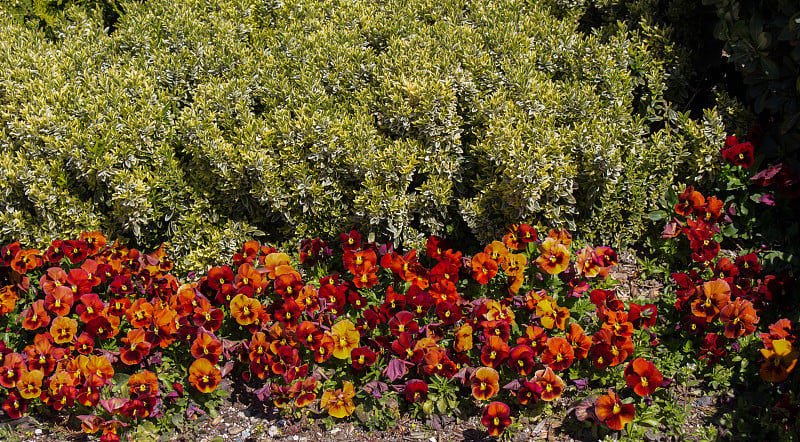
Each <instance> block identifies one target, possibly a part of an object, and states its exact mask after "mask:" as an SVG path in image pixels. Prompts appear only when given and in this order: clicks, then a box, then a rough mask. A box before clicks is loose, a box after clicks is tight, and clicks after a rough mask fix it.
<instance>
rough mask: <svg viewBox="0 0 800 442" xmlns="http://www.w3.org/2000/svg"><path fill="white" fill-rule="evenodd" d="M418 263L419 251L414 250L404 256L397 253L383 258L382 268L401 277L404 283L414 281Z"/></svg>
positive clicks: (388, 254)
mask: <svg viewBox="0 0 800 442" xmlns="http://www.w3.org/2000/svg"><path fill="white" fill-rule="evenodd" d="M416 263H417V251H416V250H412V251H410V252H408V253H406V254H405V255H403V256H400V255H398V254H397V253H396V252H391V253H387V254H385V255H383V257H381V266H382V267H383V268H385V269H389V270H391V271H392V273H394V274H395V275H397V276H398V277H400V279H402V280H403V281H411V280H412V279H414V276H415V273H414V271H413V270H414V268H415V264H416Z"/></svg>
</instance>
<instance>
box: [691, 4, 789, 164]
mask: <svg viewBox="0 0 800 442" xmlns="http://www.w3.org/2000/svg"><path fill="white" fill-rule="evenodd" d="M703 3H705V4H708V5H710V6H712V7H714V8H715V11H716V13H717V16H718V18H719V22H718V24H717V26H716V29H715V36H716V37H717V38H718V39H720V40H722V41H724V42H725V53H726V56H727V58H728V59H729V61H730V63H731V64H732V65H733V66H734V67H735V68H736V69H737V70H738V71H739V72H741V74H742V77H743V80H744V84H745V88H746V89H745V97H746V98H747V100H748V102H749V103H750V104H752V106H753V109H754V111H755V112H756V113H757V114H759V115H760V116H761V120H762V123H763V125H764V126H765V128H766V133H765V134H764V136H763V140H762V143H761V146H760V147H761V148H762V149H763V154H764V155H765V156H766V157H767V158H768V159H772V160H775V159H780V160H789V161H791V163H792V164H793V166H794V167H795V168H796V167H798V166H800V164H798V160H800V3H798V2H797V1H794V0H774V1H754V0H703Z"/></svg>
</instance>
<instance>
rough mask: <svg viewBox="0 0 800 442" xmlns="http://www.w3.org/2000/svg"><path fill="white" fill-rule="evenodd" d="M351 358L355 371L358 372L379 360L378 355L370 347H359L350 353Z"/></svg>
mask: <svg viewBox="0 0 800 442" xmlns="http://www.w3.org/2000/svg"><path fill="white" fill-rule="evenodd" d="M350 358H351V360H352V365H353V369H354V370H356V371H358V370H361V369H363V368H366V367H369V366H371V365H372V364H374V363H375V361H376V360H377V355H376V354H375V352H373V351H372V350H370V349H369V347H358V348H354V349H353V351H352V352H351V353H350Z"/></svg>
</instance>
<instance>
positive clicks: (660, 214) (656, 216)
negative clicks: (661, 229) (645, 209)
mask: <svg viewBox="0 0 800 442" xmlns="http://www.w3.org/2000/svg"><path fill="white" fill-rule="evenodd" d="M647 218H649V219H650V220H651V221H661V220H663V219H666V218H667V212H664V211H663V210H656V211H653V212H649V213H648V214H647Z"/></svg>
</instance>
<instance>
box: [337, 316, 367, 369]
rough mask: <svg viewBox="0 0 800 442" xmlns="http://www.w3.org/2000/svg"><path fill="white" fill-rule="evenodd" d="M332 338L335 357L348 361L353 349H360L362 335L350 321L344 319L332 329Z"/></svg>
mask: <svg viewBox="0 0 800 442" xmlns="http://www.w3.org/2000/svg"><path fill="white" fill-rule="evenodd" d="M331 338H333V356H335V357H336V358H338V359H347V358H349V357H350V353H351V352H352V351H353V349H354V348H356V347H358V343H359V341H360V340H361V335H360V334H359V333H358V331H357V330H356V327H355V325H354V324H353V323H352V322H350V320H349V319H344V320H342V321H339V322H337V323H336V324H334V326H333V327H332V328H331Z"/></svg>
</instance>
